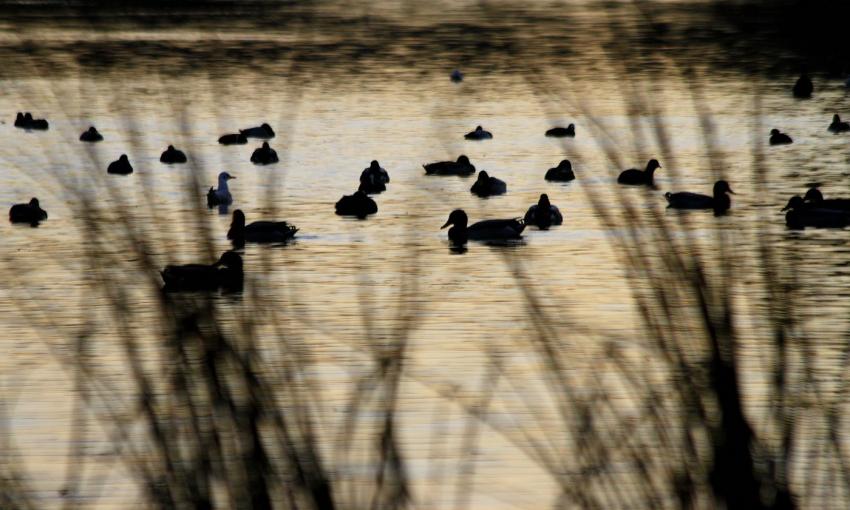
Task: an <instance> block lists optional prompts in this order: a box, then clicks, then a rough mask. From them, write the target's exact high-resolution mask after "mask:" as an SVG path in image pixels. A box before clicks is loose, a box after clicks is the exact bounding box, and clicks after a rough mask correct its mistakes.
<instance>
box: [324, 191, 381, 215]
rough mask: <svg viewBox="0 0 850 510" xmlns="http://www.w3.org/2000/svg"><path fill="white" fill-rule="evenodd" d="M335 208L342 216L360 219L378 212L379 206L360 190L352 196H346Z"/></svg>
mask: <svg viewBox="0 0 850 510" xmlns="http://www.w3.org/2000/svg"><path fill="white" fill-rule="evenodd" d="M334 208H335V209H336V213H337V214H338V215H340V216H356V217H358V218H360V219H363V218H365V217H366V216H368V215H370V214H375V213H376V212H378V204H376V203H375V201H374V200H372V199H371V198H369V197H368V196H366V193H364V192H363V191H360V190H357V191H355V192H354V194H352V195H344V196H343V197H342V198H340V199H339V201H338V202H337V203H336V204H335V205H334Z"/></svg>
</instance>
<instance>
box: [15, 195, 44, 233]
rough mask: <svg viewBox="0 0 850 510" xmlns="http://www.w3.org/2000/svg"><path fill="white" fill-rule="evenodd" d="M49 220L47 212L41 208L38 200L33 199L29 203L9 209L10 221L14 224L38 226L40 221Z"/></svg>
mask: <svg viewBox="0 0 850 510" xmlns="http://www.w3.org/2000/svg"><path fill="white" fill-rule="evenodd" d="M46 219H47V212H46V211H45V210H44V209H42V208H41V206H40V205H39V203H38V199H37V198H35V197H33V198H31V199H30V201H29V203H26V204H15V205H13V206H12V208H11V209H9V221H11V222H12V223H29V224H30V225H32V226H37V225H38V223H39V222H40V221H44V220H46Z"/></svg>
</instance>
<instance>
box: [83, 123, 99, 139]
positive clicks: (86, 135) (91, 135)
mask: <svg viewBox="0 0 850 510" xmlns="http://www.w3.org/2000/svg"><path fill="white" fill-rule="evenodd" d="M101 140H103V135H101V134H100V133H98V132H97V129H96V128H95V127H94V126H91V127H89V128H88V129H87V130H85V131H83V134H81V135H80V141H81V142H99V141H101Z"/></svg>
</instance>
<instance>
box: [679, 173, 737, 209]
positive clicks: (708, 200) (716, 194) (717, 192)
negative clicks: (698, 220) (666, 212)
mask: <svg viewBox="0 0 850 510" xmlns="http://www.w3.org/2000/svg"><path fill="white" fill-rule="evenodd" d="M727 193H731V194H733V195H734V194H735V192H734V191H732V188H730V187H729V183H728V182H726V181H723V180H720V181H717V182H715V183H714V188H713V190H712V196H708V195H701V194H699V193H691V192H689V191H680V192H678V193H669V192H668V193H665V194H664V198H666V199H667V203H668V205H667V207H672V208H673V209H714V212H715V213H716V214H721V213H724V212H726V211H727V210H729V207H730V206H731V205H732V201H731V200H729V195H728V194H727Z"/></svg>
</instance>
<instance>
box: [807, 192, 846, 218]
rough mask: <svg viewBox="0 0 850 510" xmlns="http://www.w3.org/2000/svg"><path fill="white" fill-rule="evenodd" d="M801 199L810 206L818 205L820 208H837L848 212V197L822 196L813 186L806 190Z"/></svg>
mask: <svg viewBox="0 0 850 510" xmlns="http://www.w3.org/2000/svg"><path fill="white" fill-rule="evenodd" d="M803 201H804V202H805V203H806V204H807V205H809V206H811V207H819V208H822V209H837V210H840V211H848V212H850V199H848V198H829V199H825V198H823V193H821V192H820V190H819V189H818V188H817V186H813V187H811V188H809V190H808V191H806V195H805V196H804V197H803Z"/></svg>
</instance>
